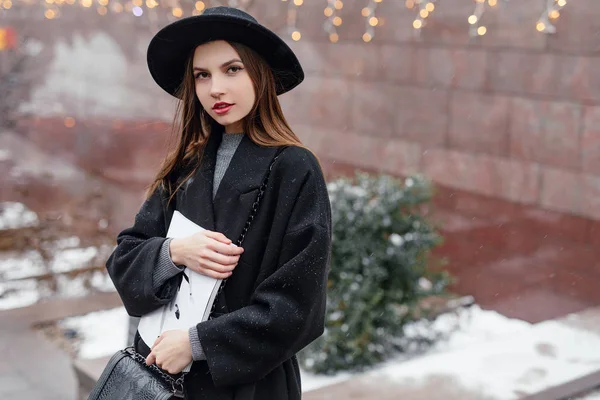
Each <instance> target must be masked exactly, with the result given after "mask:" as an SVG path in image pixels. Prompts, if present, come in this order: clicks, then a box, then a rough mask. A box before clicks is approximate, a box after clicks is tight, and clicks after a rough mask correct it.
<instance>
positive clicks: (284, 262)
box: [197, 167, 331, 386]
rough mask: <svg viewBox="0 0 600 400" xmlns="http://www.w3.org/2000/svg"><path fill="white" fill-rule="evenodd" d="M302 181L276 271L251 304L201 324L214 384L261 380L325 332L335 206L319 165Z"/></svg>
mask: <svg viewBox="0 0 600 400" xmlns="http://www.w3.org/2000/svg"><path fill="white" fill-rule="evenodd" d="M302 178H304V179H302ZM299 180H301V181H302V184H301V189H300V190H299V192H298V194H297V196H296V200H295V203H294V204H293V206H292V209H291V213H289V214H288V215H289V218H288V219H287V221H286V222H287V225H286V226H287V227H286V229H285V234H284V235H283V238H282V239H281V247H280V249H281V250H280V252H279V256H278V266H277V268H276V270H275V272H273V273H272V274H271V275H270V276H268V277H267V278H266V279H264V280H263V281H262V282H261V283H260V284H259V285H258V286H257V288H256V289H255V292H254V293H253V295H252V298H251V301H250V304H249V305H248V306H246V307H243V308H241V309H239V310H236V311H233V312H231V313H229V314H226V315H223V316H221V317H219V318H215V319H212V320H209V321H205V322H202V323H200V324H198V325H197V330H198V337H199V339H200V342H201V343H202V346H203V349H204V353H205V357H206V360H207V363H208V366H209V369H210V372H211V376H212V379H213V382H214V384H215V386H227V385H238V384H244V383H250V382H254V381H257V380H259V379H261V378H263V377H264V376H265V375H267V374H268V373H269V372H270V371H272V370H273V369H274V368H276V367H277V366H279V365H280V364H281V363H283V362H284V361H286V360H287V359H289V358H291V357H292V356H293V355H294V354H295V353H297V352H298V351H300V350H301V349H302V348H304V347H305V346H306V345H308V344H309V343H310V342H312V341H313V340H315V339H316V338H318V337H319V336H320V335H321V334H322V333H323V330H324V318H325V304H326V287H327V275H328V273H329V260H330V250H331V210H330V203H329V198H328V194H327V189H326V185H325V181H324V179H323V176H322V173H321V170H320V168H319V167H314V168H312V169H311V171H309V173H308V174H307V175H306V176H304V177H300V179H299ZM288 181H289V182H293V181H294V179H289V180H288ZM284 187H285V186H284ZM280 190H282V189H280ZM283 190H285V189H283ZM280 193H281V192H280ZM286 218H287V217H286Z"/></svg>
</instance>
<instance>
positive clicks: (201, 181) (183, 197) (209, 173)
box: [177, 131, 222, 231]
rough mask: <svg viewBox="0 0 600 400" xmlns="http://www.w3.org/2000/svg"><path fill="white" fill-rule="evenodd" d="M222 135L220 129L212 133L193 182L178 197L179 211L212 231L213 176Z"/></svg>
mask: <svg viewBox="0 0 600 400" xmlns="http://www.w3.org/2000/svg"><path fill="white" fill-rule="evenodd" d="M221 137H222V134H221V133H220V132H218V131H217V132H214V133H211V135H210V137H209V139H208V143H207V144H206V148H205V149H204V154H203V155H202V162H201V165H200V168H198V171H197V172H196V174H195V175H194V176H193V180H192V182H191V183H190V184H189V186H188V187H187V188H186V189H185V190H183V191H182V192H181V194H180V196H179V198H178V199H177V209H178V210H179V212H181V213H182V214H183V215H185V216H186V217H187V218H189V219H190V220H192V221H193V222H195V223H196V224H198V225H200V226H201V227H203V228H204V229H208V230H211V231H214V230H215V214H214V209H213V177H214V174H215V163H216V159H217V149H218V148H219V144H220V143H221Z"/></svg>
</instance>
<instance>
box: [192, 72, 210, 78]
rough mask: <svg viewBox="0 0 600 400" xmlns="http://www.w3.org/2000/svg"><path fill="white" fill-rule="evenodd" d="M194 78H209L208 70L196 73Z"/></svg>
mask: <svg viewBox="0 0 600 400" xmlns="http://www.w3.org/2000/svg"><path fill="white" fill-rule="evenodd" d="M194 78H196V79H206V78H208V72H198V73H196V75H194Z"/></svg>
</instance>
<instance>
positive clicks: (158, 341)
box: [151, 335, 164, 350]
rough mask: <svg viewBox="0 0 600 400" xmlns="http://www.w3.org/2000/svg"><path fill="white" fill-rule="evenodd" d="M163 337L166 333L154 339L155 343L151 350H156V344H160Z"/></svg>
mask: <svg viewBox="0 0 600 400" xmlns="http://www.w3.org/2000/svg"><path fill="white" fill-rule="evenodd" d="M163 339H164V335H160V336H159V337H158V338H156V340H155V341H154V344H153V345H152V348H151V350H154V348H155V347H156V345H158V344H159V343H160V342H161V341H162V340H163Z"/></svg>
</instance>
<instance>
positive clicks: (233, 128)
mask: <svg viewBox="0 0 600 400" xmlns="http://www.w3.org/2000/svg"><path fill="white" fill-rule="evenodd" d="M243 131H244V130H243V129H242V124H241V123H240V121H238V122H236V123H233V124H231V125H226V126H225V133H240V132H243Z"/></svg>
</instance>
